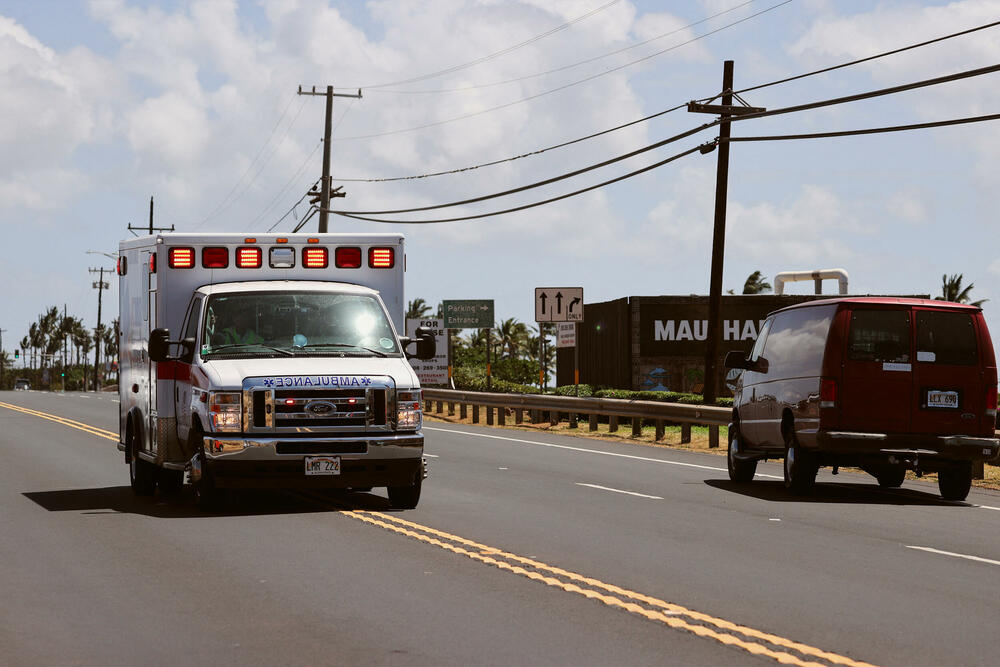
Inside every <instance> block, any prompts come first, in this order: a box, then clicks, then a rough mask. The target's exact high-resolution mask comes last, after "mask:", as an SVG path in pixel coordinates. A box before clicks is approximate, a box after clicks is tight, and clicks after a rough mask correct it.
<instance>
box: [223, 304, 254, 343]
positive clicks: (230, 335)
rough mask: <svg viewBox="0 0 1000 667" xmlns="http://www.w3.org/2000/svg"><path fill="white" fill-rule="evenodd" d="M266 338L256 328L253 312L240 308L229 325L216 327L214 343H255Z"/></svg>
mask: <svg viewBox="0 0 1000 667" xmlns="http://www.w3.org/2000/svg"><path fill="white" fill-rule="evenodd" d="M263 342H264V339H263V338H262V337H261V335H260V334H258V333H257V330H256V329H255V328H254V323H253V313H251V312H250V311H249V310H246V309H242V308H241V309H238V310H236V312H235V313H233V315H232V319H231V321H230V323H229V326H226V327H223V328H222V329H221V330H219V329H218V328H216V331H215V336H214V337H213V340H212V343H213V345H216V346H220V345H240V344H243V345H255V344H259V343H263Z"/></svg>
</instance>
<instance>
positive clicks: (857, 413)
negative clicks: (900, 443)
mask: <svg viewBox="0 0 1000 667" xmlns="http://www.w3.org/2000/svg"><path fill="white" fill-rule="evenodd" d="M911 320H912V317H911V314H910V307H909V306H905V305H900V306H892V305H883V304H878V305H872V306H867V305H857V304H855V305H854V306H853V308H852V310H851V317H850V323H849V328H848V333H847V349H846V350H845V354H844V363H843V378H842V382H843V388H842V390H841V422H840V423H841V428H842V429H844V430H847V431H858V432H864V433H898V432H906V431H909V430H910V416H911V413H912V406H911V402H912V396H913V364H912V359H913V355H912V334H911Z"/></svg>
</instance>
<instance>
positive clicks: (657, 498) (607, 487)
mask: <svg viewBox="0 0 1000 667" xmlns="http://www.w3.org/2000/svg"><path fill="white" fill-rule="evenodd" d="M576 485H577V486H588V487H590V488H591V489H600V490H601V491H614V492H615V493H624V494H625V495H627V496H639V497H640V498H649V499H650V500H663V498H662V497H661V496H647V495H646V494H645V493H636V492H635V491H622V490H621V489H612V488H611V487H609V486H600V485H598V484H586V483H584V482H576Z"/></svg>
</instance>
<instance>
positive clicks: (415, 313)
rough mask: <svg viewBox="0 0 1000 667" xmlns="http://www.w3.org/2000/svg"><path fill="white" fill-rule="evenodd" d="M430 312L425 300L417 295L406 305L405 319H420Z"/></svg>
mask: <svg viewBox="0 0 1000 667" xmlns="http://www.w3.org/2000/svg"><path fill="white" fill-rule="evenodd" d="M430 314H431V307H430V306H429V305H428V304H427V302H426V301H424V300H423V299H421V298H420V297H417V298H416V299H414V300H413V301H411V302H410V303H409V304H408V305H407V306H406V319H408V320H422V319H423V318H425V317H427V316H429V315H430Z"/></svg>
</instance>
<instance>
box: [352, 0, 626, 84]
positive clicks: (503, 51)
mask: <svg viewBox="0 0 1000 667" xmlns="http://www.w3.org/2000/svg"><path fill="white" fill-rule="evenodd" d="M619 1H620V0H611V2H608V3H605V4H603V5H601V6H600V7H597V8H596V9H593V10H591V11H589V12H587V13H586V14H583V15H582V16H578V17H576V18H575V19H572V20H570V21H567V22H565V23H563V24H561V25H558V26H556V27H555V28H552V29H550V30H547V31H545V32H543V33H541V34H539V35H535V36H534V37H531V38H529V39H526V40H525V41H523V42H519V43H517V44H514V45H513V46H508V47H506V48H503V49H500V50H499V51H494V52H493V53H491V54H489V55H485V56H482V57H481V58H476V59H475V60H471V61H469V62H467V63H463V64H461V65H453V66H452V67H447V68H445V69H442V70H438V71H437V72H431V73H429V74H423V75H420V76H416V77H413V78H410V79H402V80H400V81H393V82H390V83H380V84H377V85H374V86H347V87H348V88H365V89H375V88H386V87H388V86H400V85H404V84H407V83H416V82H417V81H425V80H427V79H433V78H434V77H436V76H441V75H442V74H451V73H452V72H457V71H459V70H463V69H467V68H469V67H472V66H474V65H479V64H480V63H484V62H486V61H488V60H492V59H494V58H497V57H499V56H502V55H506V54H508V53H510V52H511V51H515V50H517V49H520V48H522V47H524V46H527V45H529V44H533V43H534V42H537V41H539V40H541V39H544V38H546V37H548V36H550V35H553V34H555V33H557V32H559V31H560V30H564V29H566V28H568V27H570V26H571V25H573V24H574V23H578V22H580V21H583V20H584V19H587V18H590V17H591V16H593V15H594V14H597V13H599V12H602V11H604V10H605V9H607V8H608V7H610V6H611V5H615V4H618V2H619Z"/></svg>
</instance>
